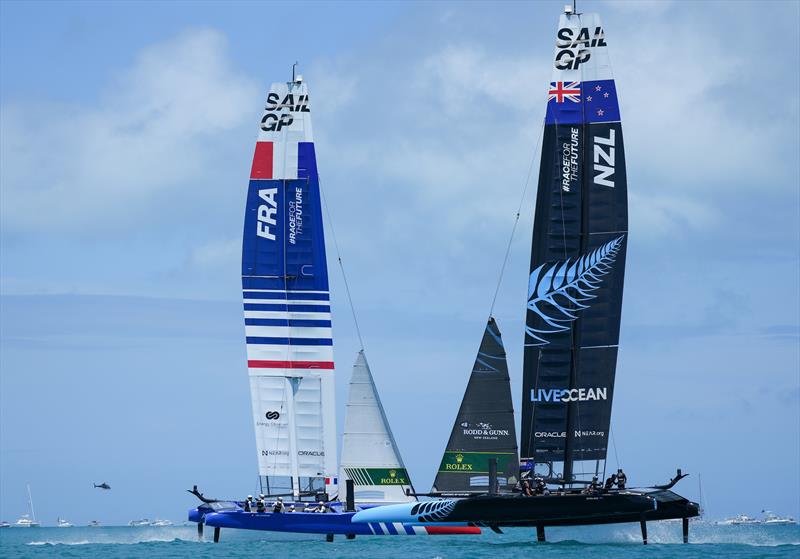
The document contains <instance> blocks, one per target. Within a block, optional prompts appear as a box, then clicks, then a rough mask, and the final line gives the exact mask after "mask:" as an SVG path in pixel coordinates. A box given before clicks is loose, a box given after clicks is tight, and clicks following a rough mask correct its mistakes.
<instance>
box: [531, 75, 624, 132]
mask: <svg viewBox="0 0 800 559" xmlns="http://www.w3.org/2000/svg"><path fill="white" fill-rule="evenodd" d="M547 98H548V100H547V115H546V116H545V124H581V123H584V122H616V121H619V120H620V116H619V104H618V103H617V88H616V86H615V85H614V80H598V81H590V82H550V89H549V90H548V95H547Z"/></svg>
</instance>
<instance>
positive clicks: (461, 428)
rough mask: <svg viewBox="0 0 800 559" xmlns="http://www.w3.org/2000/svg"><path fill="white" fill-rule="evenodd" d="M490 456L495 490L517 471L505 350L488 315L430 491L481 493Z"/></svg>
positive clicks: (508, 482)
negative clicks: (493, 468) (496, 480)
mask: <svg viewBox="0 0 800 559" xmlns="http://www.w3.org/2000/svg"><path fill="white" fill-rule="evenodd" d="M491 458H495V459H497V478H498V485H499V489H500V490H501V491H502V490H507V489H511V487H513V486H514V484H515V483H516V482H517V476H518V474H519V462H518V459H517V433H516V431H515V429H514V407H513V405H512V403H511V385H510V381H509V376H508V365H507V364H506V351H505V348H504V347H503V340H502V339H501V337H500V330H499V329H498V328H497V323H496V322H495V321H494V319H493V318H490V319H489V322H488V324H487V325H486V330H485V331H484V333H483V339H482V340H481V345H480V349H479V350H478V356H477V357H476V359H475V365H474V366H473V367H472V374H471V375H470V377H469V383H468V384H467V390H466V392H465V393H464V398H463V400H462V401H461V407H460V408H459V410H458V415H457V416H456V421H455V424H454V425H453V431H452V432H451V433H450V440H448V442H447V449H446V450H445V453H444V456H443V457H442V461H441V463H440V465H439V471H438V472H437V474H436V479H435V480H434V482H433V490H434V491H441V492H480V493H485V492H486V491H487V490H488V489H489V460H490V459H491Z"/></svg>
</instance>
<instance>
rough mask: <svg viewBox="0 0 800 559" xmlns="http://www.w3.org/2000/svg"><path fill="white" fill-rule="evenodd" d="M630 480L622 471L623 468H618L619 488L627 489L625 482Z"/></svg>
mask: <svg viewBox="0 0 800 559" xmlns="http://www.w3.org/2000/svg"><path fill="white" fill-rule="evenodd" d="M627 482H628V476H626V475H625V472H623V471H622V468H619V469H618V470H617V487H618V488H619V489H625V484H626V483H627Z"/></svg>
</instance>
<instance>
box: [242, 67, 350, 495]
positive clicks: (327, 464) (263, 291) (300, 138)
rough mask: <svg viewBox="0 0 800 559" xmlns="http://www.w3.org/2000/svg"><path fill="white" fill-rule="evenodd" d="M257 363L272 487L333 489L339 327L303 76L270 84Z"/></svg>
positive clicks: (251, 325) (256, 183) (256, 402)
mask: <svg viewBox="0 0 800 559" xmlns="http://www.w3.org/2000/svg"><path fill="white" fill-rule="evenodd" d="M242 294H243V307H244V317H245V338H246V342H247V364H248V369H249V374H250V388H251V397H252V404H253V415H254V421H255V431H256V444H257V451H258V464H259V474H260V476H261V483H262V491H263V492H264V493H283V492H287V491H291V492H292V493H294V494H298V493H299V491H306V490H311V491H317V490H327V491H328V492H331V491H333V492H334V493H335V487H333V486H332V484H331V483H326V478H327V480H333V479H335V476H336V464H335V462H336V438H335V434H336V432H335V429H336V418H335V401H334V398H335V395H334V377H333V373H334V364H333V335H332V333H331V313H330V294H329V290H328V271H327V262H326V258H325V238H324V233H323V227H322V211H321V201H320V192H319V178H318V174H317V165H316V156H315V152H314V143H313V138H312V134H311V108H310V102H309V95H308V90H307V88H306V86H305V84H304V83H302V82H301V81H299V80H298V81H296V82H289V83H276V84H273V85H272V87H271V88H270V91H269V94H268V95H267V102H266V105H265V108H264V112H263V114H262V116H261V119H260V121H259V135H258V141H257V142H256V147H255V151H254V154H253V163H252V167H251V170H250V182H249V187H248V191H247V206H246V213H245V220H244V236H243V242H242Z"/></svg>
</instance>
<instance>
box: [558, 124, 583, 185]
mask: <svg viewBox="0 0 800 559" xmlns="http://www.w3.org/2000/svg"><path fill="white" fill-rule="evenodd" d="M579 153H580V131H579V130H578V128H576V127H572V128H571V129H570V139H569V141H568V142H564V143H563V145H562V149H561V190H563V191H564V192H569V191H570V186H571V185H572V184H573V183H575V184H577V182H578V170H579V167H578V154H579Z"/></svg>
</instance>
